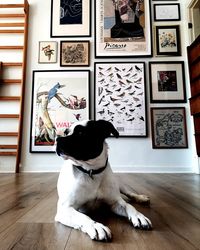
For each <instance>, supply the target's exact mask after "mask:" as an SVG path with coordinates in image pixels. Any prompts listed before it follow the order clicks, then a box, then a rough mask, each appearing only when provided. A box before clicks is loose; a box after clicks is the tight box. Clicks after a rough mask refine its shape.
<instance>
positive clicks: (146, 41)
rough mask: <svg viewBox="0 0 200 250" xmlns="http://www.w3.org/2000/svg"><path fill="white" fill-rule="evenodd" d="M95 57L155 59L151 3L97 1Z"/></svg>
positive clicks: (118, 0) (145, 0)
mask: <svg viewBox="0 0 200 250" xmlns="http://www.w3.org/2000/svg"><path fill="white" fill-rule="evenodd" d="M95 6H96V9H95V57H140V56H141V57H142V56H145V57H148V56H152V42H151V40H152V31H151V27H152V25H151V10H150V1H149V0H137V1H128V0H95Z"/></svg>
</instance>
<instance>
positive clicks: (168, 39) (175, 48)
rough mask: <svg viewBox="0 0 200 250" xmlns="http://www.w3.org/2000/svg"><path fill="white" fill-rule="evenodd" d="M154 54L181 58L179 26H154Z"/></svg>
mask: <svg viewBox="0 0 200 250" xmlns="http://www.w3.org/2000/svg"><path fill="white" fill-rule="evenodd" d="M156 53H157V55H166V56H181V44H180V31H179V25H172V26H156Z"/></svg>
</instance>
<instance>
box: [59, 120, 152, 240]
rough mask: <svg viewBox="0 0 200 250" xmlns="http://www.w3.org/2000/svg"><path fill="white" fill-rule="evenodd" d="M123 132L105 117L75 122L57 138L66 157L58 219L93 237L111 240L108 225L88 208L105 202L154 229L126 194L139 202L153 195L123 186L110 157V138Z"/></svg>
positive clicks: (138, 225) (135, 223)
mask: <svg viewBox="0 0 200 250" xmlns="http://www.w3.org/2000/svg"><path fill="white" fill-rule="evenodd" d="M111 135H113V136H114V137H116V138H118V137H119V133H118V131H117V130H116V129H115V127H114V126H113V124H112V123H110V122H108V121H105V120H97V121H94V120H88V121H81V122H76V123H73V124H72V126H71V127H70V128H69V129H67V130H66V131H65V136H61V137H58V138H57V145H56V152H57V154H58V155H59V156H61V157H63V159H64V160H65V161H64V165H63V167H62V168H61V171H60V174H59V178H58V183H57V190H58V203H57V214H56V216H55V221H57V222H60V223H62V224H63V225H66V226H69V227H72V228H74V229H79V230H81V231H83V232H84V233H87V234H88V235H89V237H90V238H91V239H92V240H98V241H110V240H111V238H112V235H111V231H110V229H109V228H108V227H106V226H104V225H103V224H101V223H98V222H96V221H94V220H93V219H91V218H90V217H89V216H88V215H86V212H87V211H88V209H94V208H95V207H96V206H98V205H100V204H101V203H102V202H103V203H105V204H107V205H108V206H109V208H110V209H111V211H112V212H114V213H115V214H117V215H120V216H124V217H127V218H128V219H129V220H130V221H131V223H132V224H133V226H134V228H139V229H145V230H150V229H151V228H152V224H151V221H150V220H149V219H148V218H146V217H145V216H144V215H143V214H141V213H140V212H138V211H137V210H136V209H135V208H134V207H133V206H132V205H130V204H129V203H127V202H126V201H125V200H124V199H123V198H122V196H121V194H124V195H126V196H127V197H128V198H131V199H134V200H135V201H136V202H148V201H149V197H147V196H145V195H138V194H135V193H132V192H129V191H127V190H126V188H125V187H119V184H118V183H117V181H116V179H115V178H114V174H113V172H112V170H111V167H110V164H109V160H108V145H107V143H106V141H105V139H106V138H108V137H110V136H111Z"/></svg>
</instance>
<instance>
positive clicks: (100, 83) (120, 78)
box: [95, 62, 147, 137]
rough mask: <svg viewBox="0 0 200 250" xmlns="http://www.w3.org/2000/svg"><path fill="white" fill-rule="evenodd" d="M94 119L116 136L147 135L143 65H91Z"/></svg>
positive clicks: (130, 63) (111, 63)
mask: <svg viewBox="0 0 200 250" xmlns="http://www.w3.org/2000/svg"><path fill="white" fill-rule="evenodd" d="M95 119H97V120H98V119H103V120H107V121H111V122H112V123H113V125H114V126H115V127H116V129H117V130H118V132H119V134H120V136H124V137H133V136H135V137H146V136H147V118H146V94H145V64H144V62H129V63H126V62H117V63H113V62H106V63H95Z"/></svg>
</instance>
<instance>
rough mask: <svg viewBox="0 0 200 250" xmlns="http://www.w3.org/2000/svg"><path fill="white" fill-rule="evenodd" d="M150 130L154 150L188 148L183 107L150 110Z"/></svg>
mask: <svg viewBox="0 0 200 250" xmlns="http://www.w3.org/2000/svg"><path fill="white" fill-rule="evenodd" d="M151 130H152V146H153V148H155V149H174V148H188V139H187V126H186V116H185V108H184V107H175V108H174V107H167V108H163V107H159V108H158V107H157V108H151Z"/></svg>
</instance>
